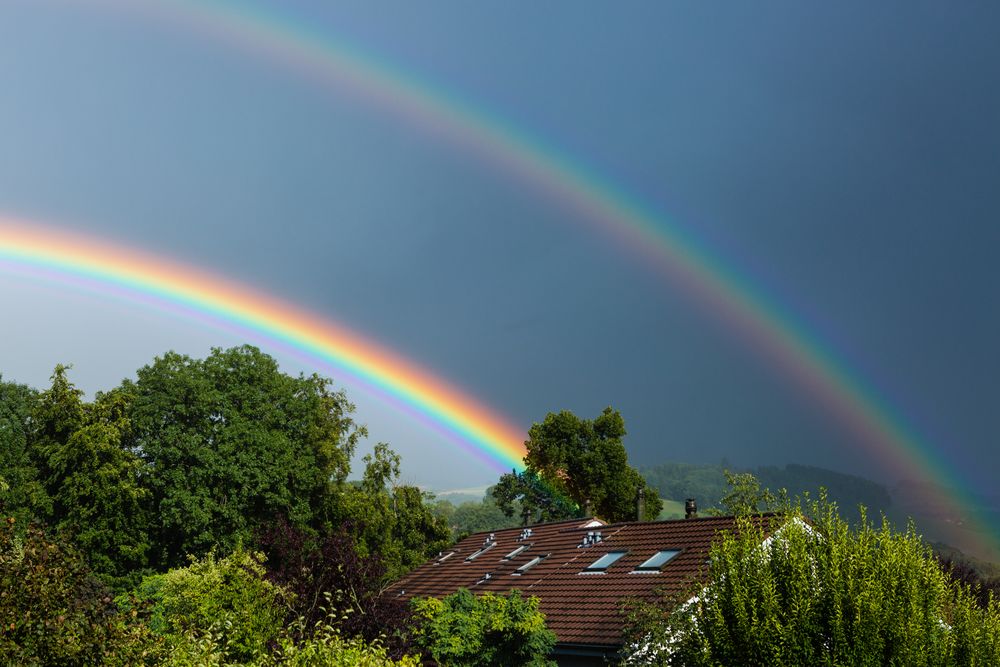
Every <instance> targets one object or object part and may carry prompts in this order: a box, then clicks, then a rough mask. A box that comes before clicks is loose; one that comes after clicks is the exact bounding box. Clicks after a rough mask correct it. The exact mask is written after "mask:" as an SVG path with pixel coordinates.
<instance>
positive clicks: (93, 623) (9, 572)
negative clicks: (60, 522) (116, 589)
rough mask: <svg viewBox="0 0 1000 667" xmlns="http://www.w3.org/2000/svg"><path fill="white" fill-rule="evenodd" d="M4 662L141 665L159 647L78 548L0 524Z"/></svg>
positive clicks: (157, 653) (0, 652) (1, 648)
mask: <svg viewBox="0 0 1000 667" xmlns="http://www.w3.org/2000/svg"><path fill="white" fill-rule="evenodd" d="M0 592H2V593H0V624H2V625H0V662H2V663H3V664H10V665H14V664H16V665H95V664H112V665H141V664H147V663H149V664H152V663H155V662H156V661H157V659H158V657H159V656H160V648H161V647H160V645H159V642H158V641H157V639H156V638H155V637H154V636H153V635H152V634H151V633H150V632H149V631H148V629H147V628H146V626H145V625H144V624H143V623H141V622H140V621H141V619H138V618H137V614H136V615H133V614H119V613H118V612H117V608H116V607H115V605H114V604H113V603H112V599H111V595H110V591H108V589H106V588H105V587H104V585H103V584H102V583H101V582H99V581H98V580H97V579H96V578H94V577H93V576H91V574H90V571H89V569H88V568H87V565H86V563H85V562H84V560H83V558H82V557H81V556H80V554H79V553H78V552H77V551H76V550H75V549H73V548H71V547H69V546H67V545H65V544H62V543H60V542H56V541H53V540H51V539H49V538H47V537H46V536H45V534H44V533H43V532H42V531H41V530H40V529H38V528H36V527H29V528H27V529H26V530H25V531H24V532H23V534H21V535H18V534H17V531H16V530H15V520H14V519H13V518H8V519H7V520H6V521H3V522H2V523H0Z"/></svg>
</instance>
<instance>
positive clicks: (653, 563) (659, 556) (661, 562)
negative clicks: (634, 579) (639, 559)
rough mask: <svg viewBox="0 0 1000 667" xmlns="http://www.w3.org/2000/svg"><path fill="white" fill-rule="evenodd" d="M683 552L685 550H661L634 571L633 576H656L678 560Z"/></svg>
mask: <svg viewBox="0 0 1000 667" xmlns="http://www.w3.org/2000/svg"><path fill="white" fill-rule="evenodd" d="M681 551H683V549H660V550H659V551H657V552H656V553H655V554H653V555H652V556H650V557H649V558H647V559H646V560H645V562H643V563H642V565H639V566H638V567H636V568H635V569H634V570H632V574H644V573H645V574H656V573H658V572H660V571H662V570H663V568H664V567H665V566H666V565H667V563H669V562H670V561H672V560H673V559H675V558H677V556H678V555H679V554H680V553H681Z"/></svg>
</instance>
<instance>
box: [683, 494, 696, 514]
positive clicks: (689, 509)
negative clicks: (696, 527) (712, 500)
mask: <svg viewBox="0 0 1000 667" xmlns="http://www.w3.org/2000/svg"><path fill="white" fill-rule="evenodd" d="M684 518H685V519H697V518H698V503H697V502H695V499H694V498H688V499H687V500H685V501H684Z"/></svg>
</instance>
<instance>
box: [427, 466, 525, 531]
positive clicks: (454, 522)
mask: <svg viewBox="0 0 1000 667" xmlns="http://www.w3.org/2000/svg"><path fill="white" fill-rule="evenodd" d="M515 474H516V473H515ZM501 479H502V477H501ZM511 507H512V511H511V515H512V516H506V515H505V514H504V512H503V510H502V509H500V507H499V506H498V505H497V502H496V500H495V498H494V497H493V489H492V488H491V489H490V490H489V491H488V492H487V495H486V497H485V498H483V499H482V500H480V501H479V502H473V501H465V502H463V503H461V504H460V505H458V506H457V507H456V506H455V505H454V504H453V503H452V502H450V501H448V500H438V501H437V502H435V503H434V505H432V506H431V511H432V512H433V513H434V515H435V516H437V517H438V518H439V519H441V520H442V521H443V522H445V524H447V525H448V527H449V528H451V538H452V541H453V542H457V541H458V540H460V539H462V538H463V537H465V536H467V535H471V534H472V533H480V532H484V531H491V530H500V529H502V528H514V527H516V526H519V525H521V524H522V519H520V518H513V515H515V514H520V512H519V510H520V505H519V503H518V502H517V501H515V502H512V503H511Z"/></svg>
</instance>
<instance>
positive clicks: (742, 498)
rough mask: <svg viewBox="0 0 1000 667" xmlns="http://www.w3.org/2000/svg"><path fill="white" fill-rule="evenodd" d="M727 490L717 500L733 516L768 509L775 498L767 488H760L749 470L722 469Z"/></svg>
mask: <svg viewBox="0 0 1000 667" xmlns="http://www.w3.org/2000/svg"><path fill="white" fill-rule="evenodd" d="M723 472H724V473H725V475H726V483H727V484H729V491H728V492H727V493H726V495H724V496H722V500H721V501H719V502H720V504H721V505H722V507H723V508H724V509H725V512H726V513H728V514H732V515H733V516H745V515H749V514H756V513H757V512H760V511H766V510H768V509H770V507H771V505H773V504H774V502H775V501H776V498H775V496H774V494H773V493H771V492H770V491H769V490H768V489H761V488H760V482H758V481H757V478H756V477H755V476H754V475H753V474H752V473H749V472H742V473H732V472H729V471H728V470H725V471H723Z"/></svg>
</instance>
